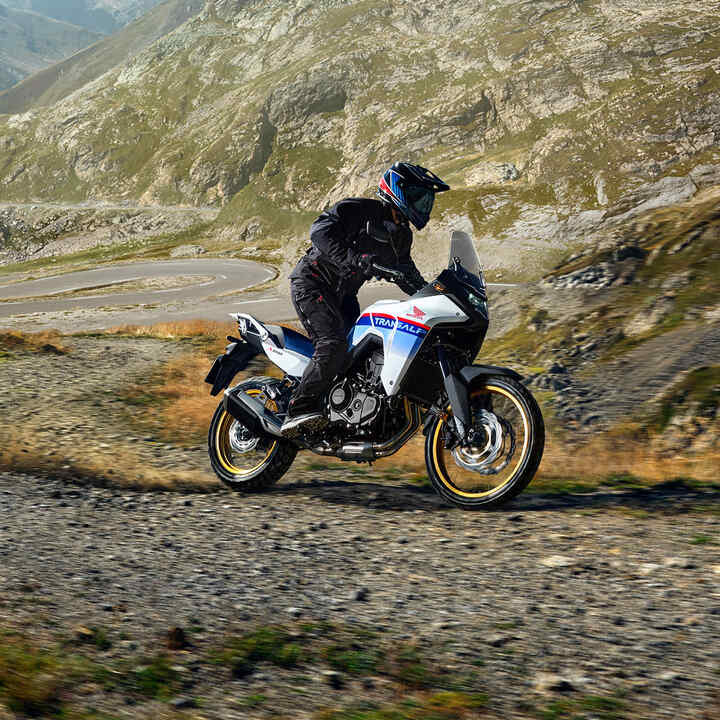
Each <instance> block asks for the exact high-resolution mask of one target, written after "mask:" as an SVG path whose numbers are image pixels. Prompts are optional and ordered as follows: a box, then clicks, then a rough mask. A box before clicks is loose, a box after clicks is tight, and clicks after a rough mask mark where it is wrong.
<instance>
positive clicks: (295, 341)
mask: <svg viewBox="0 0 720 720" xmlns="http://www.w3.org/2000/svg"><path fill="white" fill-rule="evenodd" d="M367 231H368V233H369V234H371V235H372V236H374V237H376V238H377V239H378V240H381V241H382V240H387V238H385V237H384V236H383V232H384V231H383V230H382V229H379V228H373V227H372V226H371V225H370V224H368V228H367ZM373 271H374V272H375V276H376V277H378V278H381V279H386V280H392V279H397V278H399V277H400V276H401V275H400V273H399V271H398V270H395V269H393V268H386V267H382V266H380V265H375V266H374V267H373ZM232 317H233V318H234V319H235V320H236V321H237V323H238V333H239V335H240V337H239V338H235V337H232V336H228V340H229V341H230V344H229V345H228V346H227V348H226V351H225V354H224V355H220V356H219V357H218V358H217V360H216V361H215V363H214V365H213V367H212V369H211V370H210V373H209V374H208V376H207V378H206V382H208V383H210V384H211V385H212V390H211V393H212V395H217V394H219V393H220V392H223V398H222V401H221V403H220V405H219V406H218V408H217V410H216V411H215V414H214V416H213V418H212V421H211V423H210V429H209V432H208V450H209V454H210V462H211V465H212V468H213V470H214V471H215V473H216V474H217V476H218V478H219V479H220V480H221V481H222V482H223V483H225V484H226V485H228V486H229V487H230V488H232V489H233V490H238V491H241V492H250V491H257V490H262V489H264V488H268V487H269V486H271V485H272V484H274V483H275V482H277V481H278V480H279V479H280V478H281V477H282V476H283V475H284V474H285V473H286V472H287V471H288V469H289V468H290V466H291V465H292V463H293V461H294V460H295V457H296V455H297V453H298V451H300V450H309V451H310V452H313V453H316V454H318V455H328V456H332V457H336V458H340V459H341V460H345V461H352V462H359V463H363V462H368V463H372V462H373V461H375V460H378V459H379V458H384V457H387V456H389V455H392V454H393V453H395V452H397V451H398V450H399V449H400V448H401V447H403V446H404V445H405V444H406V443H407V442H408V441H409V440H410V438H412V437H413V436H414V435H415V434H416V433H417V432H418V431H419V430H420V429H421V428H422V432H423V434H424V435H425V465H426V467H427V473H428V477H429V479H430V482H431V483H432V486H433V487H434V489H435V490H436V491H437V493H438V494H439V495H440V496H441V497H442V498H444V499H445V500H446V501H448V502H450V503H453V504H455V505H458V506H460V507H462V508H465V509H478V508H494V507H498V506H500V505H502V504H504V503H507V502H508V501H510V500H511V499H512V498H514V497H515V496H517V495H518V494H519V493H520V492H522V490H524V489H525V487H527V485H528V483H529V482H530V481H531V480H532V478H533V476H534V475H535V473H536V471H537V468H538V466H539V464H540V459H541V457H542V453H543V448H544V441H545V429H544V424H543V418H542V414H541V412H540V409H539V407H538V405H537V403H536V401H535V399H534V398H533V396H532V395H531V393H530V392H529V391H528V389H527V388H526V387H525V386H524V385H523V384H522V382H521V380H522V378H521V376H520V375H519V374H518V373H516V372H514V371H513V370H511V369H509V368H504V367H497V366H493V365H475V364H473V361H474V360H475V358H476V357H477V355H478V352H479V351H480V348H481V347H482V344H483V341H484V339H485V335H486V332H487V329H488V324H489V315H488V300H487V286H486V283H485V279H484V276H483V272H482V270H481V267H480V261H479V259H478V255H477V252H476V251H475V248H474V246H473V243H472V240H471V239H470V237H469V236H468V235H467V234H466V233H462V232H458V231H455V232H453V234H452V237H451V242H450V261H449V264H448V267H447V268H446V269H444V270H443V271H442V272H441V273H440V274H439V275H438V276H437V278H436V279H435V280H433V281H432V282H430V283H428V284H427V285H426V286H425V287H423V288H422V289H421V290H420V291H418V292H416V293H415V294H414V295H412V296H410V297H409V298H407V299H405V300H401V301H395V300H379V301H378V302H375V303H373V304H372V305H370V306H369V307H368V308H367V309H366V310H365V311H364V312H363V313H362V314H361V315H360V317H359V318H358V319H357V322H356V323H355V326H354V327H353V328H352V330H351V331H350V334H349V338H348V340H349V362H348V364H347V370H346V371H345V373H344V374H343V375H342V376H338V377H336V378H335V379H334V382H333V384H332V386H331V388H330V390H329V391H328V393H327V396H326V397H325V398H324V408H325V415H326V418H327V420H328V424H327V425H326V426H325V427H324V428H323V429H322V430H321V431H316V434H309V435H301V436H300V437H297V438H293V439H288V438H285V437H283V436H282V434H281V432H280V428H281V426H282V423H283V419H284V417H285V415H286V413H287V407H288V402H289V399H290V396H291V394H292V391H293V389H294V388H295V387H296V386H297V384H298V382H299V380H300V378H301V377H302V374H303V371H304V370H305V367H306V366H307V364H308V362H309V360H310V358H311V356H312V354H313V345H312V343H311V342H310V340H309V339H308V338H307V337H305V336H304V335H302V334H301V333H298V332H296V331H294V330H292V329H290V328H287V327H280V326H278V325H269V324H266V323H263V322H261V321H259V320H257V319H256V318H254V317H253V316H252V315H247V314H244V313H237V314H233V315H232ZM260 354H264V355H266V356H267V358H268V359H269V360H270V361H271V362H273V363H274V364H275V365H276V366H277V367H279V368H280V369H281V370H282V371H283V373H284V377H283V378H282V379H279V378H273V377H251V378H248V379H246V380H243V381H242V382H240V383H239V384H236V385H233V386H231V383H232V381H233V378H234V377H235V375H236V374H237V373H238V372H240V371H241V370H244V369H245V368H246V367H247V365H248V364H249V362H250V360H252V359H253V358H254V357H255V356H257V355H260Z"/></svg>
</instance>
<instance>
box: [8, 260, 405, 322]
mask: <svg viewBox="0 0 720 720" xmlns="http://www.w3.org/2000/svg"><path fill="white" fill-rule="evenodd" d="M274 277H276V272H275V270H274V269H273V268H271V267H268V266H267V265H261V264H260V263H256V262H252V261H250V260H236V259H224V258H193V259H184V260H162V261H154V262H138V263H129V264H125V265H111V266H107V267H100V268H97V269H95V270H85V271H81V272H75V273H67V274H61V275H55V276H52V277H46V278H42V279H38V280H26V281H21V282H16V283H12V284H5V285H0V326H6V327H13V328H16V329H21V330H41V329H49V328H54V329H58V330H61V331H84V330H98V329H104V328H108V327H113V326H117V325H125V324H133V325H146V324H152V323H156V322H166V321H172V320H190V319H196V318H203V319H208V320H227V319H228V313H231V312H249V313H251V314H254V315H257V316H258V317H261V318H266V319H268V320H270V319H272V320H280V321H282V320H292V319H294V318H295V311H294V309H293V307H292V303H291V302H290V297H289V293H288V288H287V287H286V286H285V285H284V284H282V283H281V284H280V285H278V286H277V287H274V288H270V289H266V290H264V291H253V290H252V288H254V287H257V286H259V285H263V284H264V283H266V282H268V281H269V280H271V279H273V278H274ZM176 278H183V282H182V286H181V287H169V288H162V287H160V288H143V287H142V283H143V281H150V280H153V279H155V280H157V279H163V280H165V281H171V280H172V279H176ZM129 283H132V284H135V285H137V284H139V285H140V287H139V288H138V287H134V288H127V287H123V286H125V285H126V284H129ZM113 286H118V287H117V289H116V290H115V291H113ZM241 291H246V292H243V294H238V293H240V292H241ZM68 293H72V295H68ZM402 297H404V294H403V293H402V292H401V291H400V290H399V289H398V288H397V287H395V286H394V285H390V284H388V283H379V284H369V285H366V286H365V287H364V288H363V289H362V291H361V292H360V298H359V299H360V305H361V307H365V306H367V305H369V304H370V303H372V302H374V301H375V300H378V299H380V298H389V299H392V298H397V299H400V298H402Z"/></svg>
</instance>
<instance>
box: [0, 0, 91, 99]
mask: <svg viewBox="0 0 720 720" xmlns="http://www.w3.org/2000/svg"><path fill="white" fill-rule="evenodd" d="M99 38H100V35H98V34H97V33H94V32H91V31H89V30H87V29H85V28H81V27H78V26H76V25H70V24H69V23H66V22H60V21H58V20H53V19H51V18H48V17H45V16H43V15H39V14H37V13H35V12H26V11H24V10H14V9H11V8H8V7H5V5H2V4H0V90H2V89H4V88H6V87H10V86H11V85H14V84H15V83H16V82H18V81H19V80H21V79H22V78H24V77H26V76H27V75H30V74H32V73H34V72H37V71H38V70H40V69H42V68H44V67H47V66H48V65H50V64H52V63H55V62H57V61H58V60H61V59H63V58H65V57H67V56H68V55H71V54H72V53H74V52H75V51H77V50H79V49H80V48H84V47H87V46H88V45H91V44H92V43H94V42H95V41H96V40H98V39H99Z"/></svg>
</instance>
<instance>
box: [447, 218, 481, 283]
mask: <svg viewBox="0 0 720 720" xmlns="http://www.w3.org/2000/svg"><path fill="white" fill-rule="evenodd" d="M455 258H458V260H460V264H461V265H462V266H463V268H464V269H465V270H466V271H467V272H469V273H470V274H471V275H477V276H479V277H480V278H482V268H481V267H480V258H479V257H478V254H477V250H475V245H474V244H473V241H472V238H471V237H470V236H469V235H468V234H467V233H466V232H462V231H460V230H453V234H452V237H451V238H450V257H449V259H448V267H449V268H450V269H452V268H453V267H454V260H455Z"/></svg>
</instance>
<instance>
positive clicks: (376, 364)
mask: <svg viewBox="0 0 720 720" xmlns="http://www.w3.org/2000/svg"><path fill="white" fill-rule="evenodd" d="M382 367H383V356H382V353H380V352H374V353H373V354H372V355H371V356H370V357H368V358H367V359H366V360H365V365H364V367H363V368H362V370H361V371H360V372H356V373H352V374H351V375H349V376H348V377H346V378H344V379H342V380H340V381H339V382H338V383H336V384H335V385H334V386H333V387H332V388H331V390H330V393H329V394H328V403H329V410H330V422H331V423H335V422H341V423H343V424H344V425H345V426H346V428H347V429H348V430H349V431H350V434H352V435H367V434H369V432H370V431H371V428H372V426H373V424H374V422H375V421H376V420H377V419H378V417H379V416H380V414H381V411H382V410H383V408H384V407H385V405H386V402H387V397H386V396H385V393H384V391H383V389H382V386H381V384H380V373H381V372H382Z"/></svg>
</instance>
